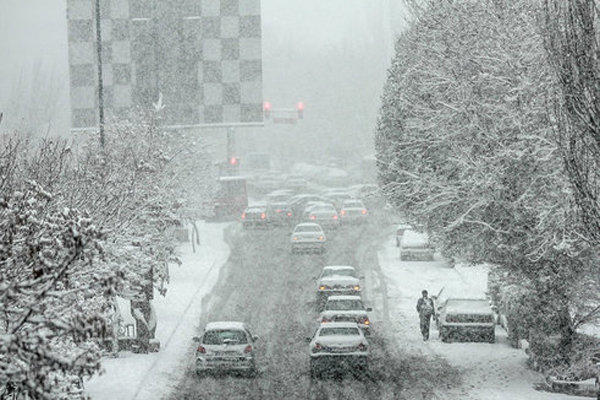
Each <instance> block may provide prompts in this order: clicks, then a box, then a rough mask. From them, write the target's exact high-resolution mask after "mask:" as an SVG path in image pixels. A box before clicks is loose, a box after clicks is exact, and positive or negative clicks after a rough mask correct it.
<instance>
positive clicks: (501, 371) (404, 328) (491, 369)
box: [378, 236, 582, 400]
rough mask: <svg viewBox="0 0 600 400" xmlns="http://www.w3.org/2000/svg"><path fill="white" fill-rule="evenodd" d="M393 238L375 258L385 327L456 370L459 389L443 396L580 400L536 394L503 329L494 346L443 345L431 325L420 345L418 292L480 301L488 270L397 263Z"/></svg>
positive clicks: (531, 375)
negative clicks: (460, 380) (382, 292)
mask: <svg viewBox="0 0 600 400" xmlns="http://www.w3.org/2000/svg"><path fill="white" fill-rule="evenodd" d="M395 240H396V239H395V236H390V238H389V239H388V240H387V241H386V242H385V243H384V245H383V247H382V248H381V250H380V251H379V254H378V258H379V264H380V266H381V269H382V273H383V275H384V277H385V280H386V285H387V300H388V301H387V303H388V307H389V318H390V326H389V327H388V328H389V329H390V331H392V332H393V335H394V337H395V338H397V340H398V341H399V343H398V345H399V346H400V347H402V348H403V349H405V350H406V351H410V352H414V353H421V354H431V355H439V356H441V357H443V358H445V359H446V360H448V362H449V363H450V364H451V365H453V366H455V367H457V368H459V369H460V370H461V375H462V377H463V382H464V385H463V390H462V391H460V392H459V393H448V397H447V398H456V399H461V400H468V399H469V400H481V399H486V400H504V399H512V400H544V399H547V400H567V399H568V400H571V399H573V400H574V399H582V397H576V396H567V395H562V394H553V393H547V392H540V391H536V390H535V389H534V388H533V386H534V384H535V383H537V382H541V381H542V380H543V377H542V376H541V375H539V374H538V373H536V372H534V371H532V370H530V369H528V368H527V367H526V365H525V362H526V359H527V356H526V355H525V354H524V352H523V351H522V350H519V349H514V348H512V347H511V346H510V345H509V343H508V341H507V339H506V333H505V332H504V330H503V329H502V328H501V327H500V326H497V328H496V343H494V344H489V343H473V342H471V343H442V342H441V341H440V340H439V338H438V332H437V330H436V328H435V324H434V323H432V330H431V338H430V340H429V341H428V342H423V339H422V338H421V334H420V331H419V318H418V315H417V312H416V309H415V307H416V302H417V299H418V298H419V297H420V296H421V290H423V289H427V290H428V291H429V293H430V295H431V294H436V293H438V292H439V291H440V289H442V288H444V290H443V291H442V295H441V298H442V299H445V298H447V297H464V298H482V297H485V291H486V286H487V284H486V282H487V269H486V268H485V266H474V267H473V266H471V267H470V266H465V265H461V264H457V265H456V267H455V268H450V267H448V265H447V264H446V263H445V262H443V261H441V260H436V261H432V262H423V261H420V262H417V261H414V262H412V261H400V259H399V257H398V248H397V247H396V243H395Z"/></svg>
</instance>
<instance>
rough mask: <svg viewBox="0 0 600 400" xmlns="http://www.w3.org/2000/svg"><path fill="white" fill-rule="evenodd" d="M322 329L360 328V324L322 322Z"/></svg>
mask: <svg viewBox="0 0 600 400" xmlns="http://www.w3.org/2000/svg"><path fill="white" fill-rule="evenodd" d="M320 328H358V324H357V323H356V322H351V321H343V322H321V325H320Z"/></svg>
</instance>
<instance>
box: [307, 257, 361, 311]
mask: <svg viewBox="0 0 600 400" xmlns="http://www.w3.org/2000/svg"><path fill="white" fill-rule="evenodd" d="M360 291H361V287H360V280H359V278H358V277H357V276H356V270H355V269H354V267H351V266H349V265H327V266H325V267H323V270H322V271H321V274H320V275H319V278H318V280H317V305H318V306H319V307H320V306H322V305H324V304H325V301H327V298H328V297H329V296H335V295H359V294H360Z"/></svg>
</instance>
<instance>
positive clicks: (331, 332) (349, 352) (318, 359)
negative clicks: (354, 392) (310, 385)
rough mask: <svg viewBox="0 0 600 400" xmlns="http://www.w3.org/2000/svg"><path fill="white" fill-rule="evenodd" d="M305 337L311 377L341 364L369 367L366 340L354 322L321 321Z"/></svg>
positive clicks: (364, 368)
mask: <svg viewBox="0 0 600 400" xmlns="http://www.w3.org/2000/svg"><path fill="white" fill-rule="evenodd" d="M307 341H308V342H309V345H308V349H309V353H310V375H311V377H312V378H319V377H321V376H322V374H323V372H325V371H331V370H334V369H336V368H341V367H348V368H351V369H352V370H358V371H361V372H362V371H365V370H367V369H368V367H369V343H368V342H367V339H366V338H365V336H364V334H363V332H362V330H361V329H360V328H359V327H358V325H357V324H356V323H353V322H332V323H327V324H321V325H320V326H319V327H318V328H317V330H316V332H315V333H314V335H313V336H312V337H310V338H307Z"/></svg>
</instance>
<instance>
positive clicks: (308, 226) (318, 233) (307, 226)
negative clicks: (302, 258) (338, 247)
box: [290, 222, 327, 254]
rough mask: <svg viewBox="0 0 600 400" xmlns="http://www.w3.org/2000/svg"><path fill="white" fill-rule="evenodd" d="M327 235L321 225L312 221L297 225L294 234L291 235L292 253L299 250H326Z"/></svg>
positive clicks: (322, 251)
mask: <svg viewBox="0 0 600 400" xmlns="http://www.w3.org/2000/svg"><path fill="white" fill-rule="evenodd" d="M326 242H327V237H326V236H325V232H323V228H321V225H319V224H315V223H312V222H305V223H302V224H298V225H296V227H295V228H294V231H293V232H292V236H291V237H290V245H291V248H292V254H294V253H297V252H299V251H317V252H320V253H324V252H325V243H326Z"/></svg>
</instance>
